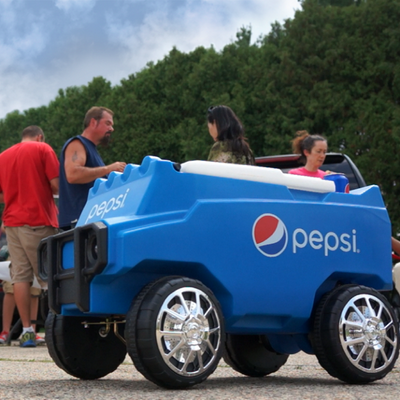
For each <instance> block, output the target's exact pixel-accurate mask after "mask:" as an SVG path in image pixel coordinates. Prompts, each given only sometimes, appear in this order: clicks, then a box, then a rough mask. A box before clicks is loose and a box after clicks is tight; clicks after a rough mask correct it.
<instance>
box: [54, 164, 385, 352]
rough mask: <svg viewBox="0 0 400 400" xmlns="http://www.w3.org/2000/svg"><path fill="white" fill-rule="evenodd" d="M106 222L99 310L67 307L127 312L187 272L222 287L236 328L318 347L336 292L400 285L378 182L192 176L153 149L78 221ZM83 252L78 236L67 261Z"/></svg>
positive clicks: (93, 289) (101, 186) (68, 247)
mask: <svg viewBox="0 0 400 400" xmlns="http://www.w3.org/2000/svg"><path fill="white" fill-rule="evenodd" d="M98 221H101V222H102V223H103V224H104V225H105V226H106V227H107V228H106V229H107V234H108V236H107V243H106V247H107V249H106V252H107V264H106V265H105V267H104V268H103V269H102V271H101V273H98V274H95V275H94V276H93V277H92V279H91V281H90V285H89V286H90V287H89V304H90V306H89V307H90V309H89V310H88V311H86V312H82V311H81V310H80V309H79V307H78V306H77V305H76V304H74V303H69V304H62V307H61V313H62V314H64V315H82V314H87V315H91V314H93V315H124V314H126V313H127V311H128V310H129V308H130V305H131V303H132V300H133V299H134V297H135V296H136V295H137V294H138V292H139V291H140V290H141V289H142V288H143V286H144V285H146V284H147V283H148V282H150V281H152V280H154V279H157V278H159V277H162V276H167V275H182V276H187V277H191V278H195V279H198V280H200V281H201V282H202V283H203V284H205V285H206V286H208V287H209V288H210V289H211V290H212V291H213V292H214V294H215V295H216V297H217V298H218V300H219V302H220V304H221V307H222V310H223V315H224V320H225V328H226V331H227V332H228V333H238V334H240V333H246V334H266V335H268V337H269V339H270V341H271V344H272V346H273V347H274V348H275V349H276V350H277V351H281V352H286V353H294V352H297V351H299V350H300V349H301V350H304V351H307V352H312V351H311V348H310V346H309V343H308V340H307V339H306V335H307V334H308V333H309V330H310V326H309V325H310V324H309V322H310V318H311V316H312V313H313V310H314V308H315V306H316V304H317V303H318V301H319V299H320V298H321V297H322V296H323V294H324V293H326V292H327V291H330V290H331V289H333V288H334V287H335V285H337V284H347V283H354V284H362V285H365V286H369V287H372V288H374V289H377V290H389V289H391V287H392V275H391V266H392V264H391V243H390V238H391V224H390V220H389V217H388V214H387V211H386V208H385V206H384V203H383V201H382V197H381V193H380V190H379V188H378V187H377V186H369V187H365V188H361V189H357V190H354V191H351V192H350V194H344V193H335V192H333V193H314V192H309V191H303V190H292V189H288V188H287V187H286V186H283V185H277V184H268V183H262V182H253V181H246V180H238V179H232V178H222V177H214V176H205V175H200V174H189V173H182V172H179V171H177V170H176V169H175V168H174V165H173V163H171V162H170V161H165V160H160V159H158V158H155V157H146V158H145V159H144V160H143V163H142V165H140V166H138V165H132V164H130V165H128V166H127V167H126V169H125V172H124V173H123V174H119V173H112V174H111V175H110V177H109V179H108V180H103V179H99V180H97V181H96V183H95V185H94V187H93V188H92V189H91V191H90V193H89V197H88V201H87V204H86V207H85V208H84V210H83V212H82V214H81V216H80V219H79V221H78V224H77V226H78V227H83V226H86V225H88V224H92V223H95V222H98ZM74 260H75V259H74V244H73V243H72V242H68V243H66V244H64V245H63V247H62V257H61V261H60V262H61V263H62V266H61V268H63V269H65V270H68V269H74V268H78V266H77V265H76V261H74ZM74 263H75V264H74Z"/></svg>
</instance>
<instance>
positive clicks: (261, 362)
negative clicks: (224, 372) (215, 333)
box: [224, 334, 289, 378]
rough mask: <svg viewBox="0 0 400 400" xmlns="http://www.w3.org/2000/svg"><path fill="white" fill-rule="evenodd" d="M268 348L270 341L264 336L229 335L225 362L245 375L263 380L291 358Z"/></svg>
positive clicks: (226, 341)
mask: <svg viewBox="0 0 400 400" xmlns="http://www.w3.org/2000/svg"><path fill="white" fill-rule="evenodd" d="M268 347H269V343H268V339H267V338H266V337H265V336H262V335H230V334H227V335H226V340H225V351H224V360H225V362H226V363H227V364H228V365H229V366H231V367H232V368H233V369H234V370H235V371H237V372H240V373H241V374H243V375H247V376H251V377H254V378H261V377H263V376H265V375H269V374H272V373H274V372H276V371H278V370H279V368H281V367H282V366H283V365H284V364H285V363H286V361H287V359H288V357H289V355H288V354H280V353H276V352H274V351H273V350H272V349H269V348H268Z"/></svg>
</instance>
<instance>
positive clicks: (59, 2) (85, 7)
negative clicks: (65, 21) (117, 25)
mask: <svg viewBox="0 0 400 400" xmlns="http://www.w3.org/2000/svg"><path fill="white" fill-rule="evenodd" d="M95 4H96V0H56V7H57V8H59V9H60V10H62V11H66V12H68V11H79V12H81V11H89V10H91V9H92V8H93V7H94V5H95Z"/></svg>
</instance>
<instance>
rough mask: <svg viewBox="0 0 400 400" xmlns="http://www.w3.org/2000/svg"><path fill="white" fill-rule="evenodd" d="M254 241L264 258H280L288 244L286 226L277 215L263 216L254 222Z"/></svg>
mask: <svg viewBox="0 0 400 400" xmlns="http://www.w3.org/2000/svg"><path fill="white" fill-rule="evenodd" d="M253 241H254V245H255V246H256V248H257V249H258V250H259V251H260V252H261V253H262V254H263V255H264V256H267V257H276V256H279V255H280V254H281V253H282V252H283V251H284V250H285V249H286V246H287V243H288V233H287V229H286V226H285V224H284V223H283V222H282V220H281V219H279V218H278V217H277V216H276V215H273V214H263V215H261V216H260V217H258V218H257V220H256V221H255V222H254V225H253Z"/></svg>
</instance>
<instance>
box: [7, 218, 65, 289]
mask: <svg viewBox="0 0 400 400" xmlns="http://www.w3.org/2000/svg"><path fill="white" fill-rule="evenodd" d="M5 228H6V235H7V243H8V250H9V252H10V258H11V260H12V262H11V268H10V275H11V282H12V283H13V284H14V283H20V282H33V277H34V275H35V276H36V278H37V280H38V282H39V284H40V285H41V286H45V285H46V284H45V282H43V281H42V280H41V279H40V278H39V274H38V259H37V248H38V246H39V243H40V241H41V240H42V239H44V238H46V237H48V236H51V235H55V234H56V233H57V232H58V229H57V228H53V227H52V226H28V225H25V226H17V227H9V226H6V227H5Z"/></svg>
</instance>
